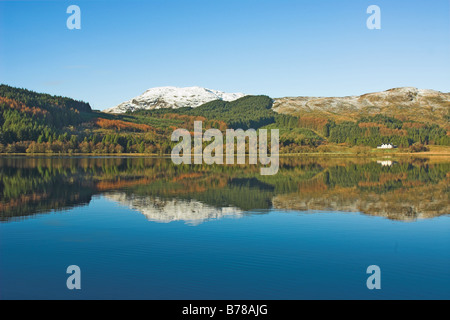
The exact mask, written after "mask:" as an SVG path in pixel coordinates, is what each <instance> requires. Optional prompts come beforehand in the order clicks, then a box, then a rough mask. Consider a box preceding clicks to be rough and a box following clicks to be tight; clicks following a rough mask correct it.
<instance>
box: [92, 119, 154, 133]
mask: <svg viewBox="0 0 450 320" xmlns="http://www.w3.org/2000/svg"><path fill="white" fill-rule="evenodd" d="M94 123H95V125H96V126H99V127H100V128H102V129H114V130H118V131H135V132H136V131H138V132H153V131H155V129H154V128H153V127H151V126H149V125H146V124H137V123H132V122H126V121H122V120H107V119H103V118H97V119H95V120H94Z"/></svg>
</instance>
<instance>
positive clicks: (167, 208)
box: [106, 193, 242, 225]
mask: <svg viewBox="0 0 450 320" xmlns="http://www.w3.org/2000/svg"><path fill="white" fill-rule="evenodd" d="M106 198H107V199H110V200H112V201H116V202H118V203H119V204H121V205H124V206H126V207H129V208H130V209H133V210H136V211H139V212H140V213H142V214H143V215H144V216H145V217H146V218H147V219H148V220H149V221H154V222H161V223H169V222H174V221H184V222H186V224H189V225H198V224H200V223H202V222H205V221H208V220H214V219H222V218H225V217H242V211H241V210H240V209H238V208H232V207H212V206H209V205H207V204H204V203H202V202H200V201H197V200H183V199H170V200H167V199H161V198H153V197H143V196H135V195H127V194H125V193H112V194H107V195H106Z"/></svg>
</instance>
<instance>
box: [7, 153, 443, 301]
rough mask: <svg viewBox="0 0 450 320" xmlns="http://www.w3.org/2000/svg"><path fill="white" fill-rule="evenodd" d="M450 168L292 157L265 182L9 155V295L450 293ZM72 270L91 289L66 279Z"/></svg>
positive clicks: (206, 170) (250, 171)
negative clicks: (71, 285)
mask: <svg viewBox="0 0 450 320" xmlns="http://www.w3.org/2000/svg"><path fill="white" fill-rule="evenodd" d="M449 169H450V162H446V161H444V162H442V161H432V160H429V159H421V160H420V159H415V160H405V161H393V160H383V161H377V160H376V159H375V160H351V159H346V160H339V159H315V160H305V159H303V160H294V159H286V160H283V161H282V166H281V169H280V173H279V174H278V175H277V176H275V177H261V176H260V175H259V168H252V167H237V166H236V167H208V166H197V167H176V166H173V165H172V164H171V162H170V160H166V159H127V158H123V159H117V158H90V159H83V158H79V159H76V158H62V159H56V158H54V159H49V158H27V159H24V158H4V159H0V177H1V184H0V188H1V189H0V197H1V198H0V200H1V201H0V219H1V222H0V298H2V299H16V298H19V299H35V298H38V299H110V298H111V299H234V300H239V299H449V298H450V274H449V270H450V254H449V252H450V219H449V215H448V213H449V212H450V200H449V194H450V193H449V191H450V190H449V180H450V174H449V172H450V170H449ZM70 265H78V266H79V267H80V268H81V283H82V284H81V285H82V290H80V291H70V290H68V289H67V287H66V280H67V277H68V276H69V275H68V274H66V268H67V267H68V266H70ZM370 265H378V266H380V268H381V271H382V281H381V282H382V289H381V290H379V291H370V290H368V289H367V287H366V280H367V277H368V276H369V275H367V274H366V269H367V267H368V266H370Z"/></svg>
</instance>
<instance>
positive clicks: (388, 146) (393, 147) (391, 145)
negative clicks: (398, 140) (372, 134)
mask: <svg viewBox="0 0 450 320" xmlns="http://www.w3.org/2000/svg"><path fill="white" fill-rule="evenodd" d="M395 148H397V146H394V145H393V144H392V143H388V144H382V145H381V146H378V149H395Z"/></svg>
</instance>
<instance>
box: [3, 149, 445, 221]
mask: <svg viewBox="0 0 450 320" xmlns="http://www.w3.org/2000/svg"><path fill="white" fill-rule="evenodd" d="M280 160H281V164H280V171H279V174H278V175H275V176H260V174H259V167H257V166H175V165H173V164H172V162H171V161H170V159H151V158H100V157H98V158H94V157H93V158H0V177H1V180H0V219H1V220H3V221H7V220H9V219H11V218H17V217H24V216H28V215H33V214H36V213H40V212H48V211H51V210H64V209H68V208H71V207H74V206H78V205H86V204H88V203H89V202H90V200H91V198H92V196H94V195H98V194H103V193H106V192H111V191H120V192H121V193H123V194H124V195H126V196H128V197H130V196H133V195H136V196H139V197H141V198H142V197H148V198H150V199H151V198H154V199H156V198H157V199H160V200H161V199H163V200H164V199H166V200H171V199H182V200H186V201H190V200H195V201H199V202H201V203H204V204H207V205H208V206H211V207H216V208H225V207H234V208H238V209H239V210H242V211H250V210H253V209H270V208H272V207H275V208H280V209H289V210H290V209H293V210H323V209H332V210H336V211H360V212H363V213H367V214H373V215H381V216H385V217H388V218H391V219H399V220H410V219H415V218H418V217H425V218H428V217H433V216H438V215H442V214H446V213H448V212H449V196H448V195H449V191H450V190H449V183H448V182H449V179H450V174H449V172H450V162H443V163H435V164H432V163H430V162H429V161H427V160H417V159H415V160H410V161H400V160H398V161H397V162H396V163H395V164H394V165H392V166H381V165H380V164H378V163H377V162H376V161H367V160H352V159H347V160H342V159H295V158H286V159H280Z"/></svg>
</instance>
